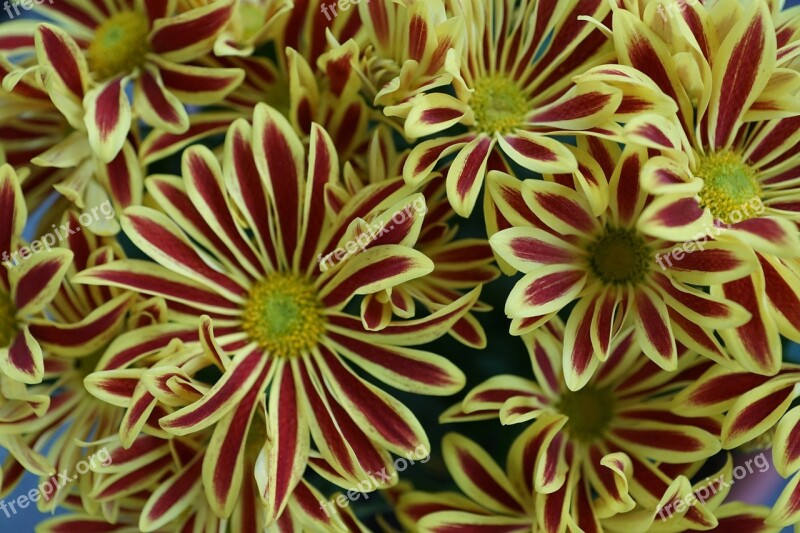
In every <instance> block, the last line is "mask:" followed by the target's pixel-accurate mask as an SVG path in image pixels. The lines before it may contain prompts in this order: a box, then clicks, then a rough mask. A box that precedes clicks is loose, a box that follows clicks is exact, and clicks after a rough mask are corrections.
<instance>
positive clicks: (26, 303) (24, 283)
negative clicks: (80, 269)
mask: <svg viewBox="0 0 800 533" xmlns="http://www.w3.org/2000/svg"><path fill="white" fill-rule="evenodd" d="M72 257H73V254H72V252H71V251H69V250H66V249H63V248H57V249H53V250H50V251H42V252H40V253H38V254H36V255H32V256H30V257H29V258H28V259H27V260H25V261H24V262H22V263H21V264H20V265H19V266H17V267H15V268H14V269H12V270H11V272H9V275H8V277H9V279H10V281H11V299H12V300H13V302H14V307H15V308H16V310H17V317H19V318H22V317H25V316H28V315H33V314H36V313H38V312H40V311H42V310H43V309H44V308H45V306H46V305H47V304H49V303H50V302H51V301H52V300H53V298H55V296H56V293H57V292H58V289H59V287H60V286H61V282H62V281H63V280H64V274H65V273H66V272H67V269H68V268H69V266H70V263H71V262H72Z"/></svg>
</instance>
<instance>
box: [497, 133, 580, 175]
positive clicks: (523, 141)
mask: <svg viewBox="0 0 800 533" xmlns="http://www.w3.org/2000/svg"><path fill="white" fill-rule="evenodd" d="M497 142H498V144H499V145H500V148H501V149H502V150H503V152H504V153H505V154H506V155H507V156H509V157H510V158H511V159H512V160H513V161H514V162H515V163H517V164H518V165H520V166H522V167H523V168H526V169H528V170H532V171H534V172H539V173H542V174H558V173H566V172H575V171H576V170H578V162H577V161H576V160H575V156H574V155H572V152H570V151H569V150H568V149H567V148H566V147H565V146H564V145H563V144H562V143H560V142H558V141H556V140H554V139H550V138H549V137H545V136H544V135H537V134H535V133H530V132H527V131H521V130H520V131H517V132H516V133H514V134H507V135H500V136H498V137H497Z"/></svg>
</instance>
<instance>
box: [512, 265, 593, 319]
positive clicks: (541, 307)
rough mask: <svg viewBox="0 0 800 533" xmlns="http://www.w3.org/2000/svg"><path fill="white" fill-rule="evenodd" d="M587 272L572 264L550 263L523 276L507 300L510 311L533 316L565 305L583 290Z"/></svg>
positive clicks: (513, 313) (559, 308)
mask: <svg viewBox="0 0 800 533" xmlns="http://www.w3.org/2000/svg"><path fill="white" fill-rule="evenodd" d="M586 279H587V273H586V272H585V271H583V270H578V269H576V268H574V267H573V266H572V265H547V266H544V267H541V268H538V269H536V270H535V271H533V272H531V273H530V274H527V275H526V276H525V277H524V278H522V279H521V280H519V281H518V282H517V284H516V285H514V288H513V289H512V290H511V293H510V294H509V295H508V299H507V300H506V315H508V316H510V317H514V318H521V317H533V316H539V315H544V314H547V313H551V312H556V311H560V310H562V309H564V307H566V306H567V304H569V303H570V302H572V301H573V300H575V298H576V297H577V296H578V294H580V292H581V291H582V290H583V287H584V286H585V285H586Z"/></svg>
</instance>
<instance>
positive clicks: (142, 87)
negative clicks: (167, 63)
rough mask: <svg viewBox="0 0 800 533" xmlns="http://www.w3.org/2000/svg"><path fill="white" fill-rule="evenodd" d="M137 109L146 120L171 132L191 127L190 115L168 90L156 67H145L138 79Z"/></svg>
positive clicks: (135, 101) (183, 130) (181, 131)
mask: <svg viewBox="0 0 800 533" xmlns="http://www.w3.org/2000/svg"><path fill="white" fill-rule="evenodd" d="M133 102H134V105H135V106H136V110H137V111H138V112H139V113H140V114H141V116H142V119H144V121H145V122H147V123H148V124H150V125H151V126H153V127H154V128H159V129H162V130H164V131H166V132H169V133H183V132H185V131H186V130H187V129H189V115H188V113H186V109H185V108H184V107H183V104H182V103H181V101H180V100H179V99H178V97H176V96H175V95H174V94H172V93H170V92H168V91H167V89H166V88H165V87H164V82H163V80H162V79H161V74H160V73H159V72H158V71H157V70H156V69H145V70H144V71H143V72H142V74H141V75H140V76H139V78H138V79H137V80H136V88H135V89H134V97H133Z"/></svg>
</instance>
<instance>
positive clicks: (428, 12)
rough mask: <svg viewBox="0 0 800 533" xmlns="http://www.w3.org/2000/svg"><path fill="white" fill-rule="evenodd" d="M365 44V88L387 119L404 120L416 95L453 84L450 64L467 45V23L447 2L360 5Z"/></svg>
mask: <svg viewBox="0 0 800 533" xmlns="http://www.w3.org/2000/svg"><path fill="white" fill-rule="evenodd" d="M359 10H360V14H361V20H362V21H364V31H365V33H366V39H365V43H364V44H363V45H362V50H361V53H360V57H359V63H360V67H361V71H362V73H363V77H364V82H365V86H364V89H365V91H366V93H367V95H368V96H369V97H370V99H371V100H372V101H373V102H374V104H375V105H376V106H381V107H383V111H384V113H385V114H386V115H388V116H392V117H402V118H405V117H406V115H408V112H409V110H410V109H411V107H412V105H413V102H412V100H413V98H414V96H416V95H417V94H420V93H425V92H427V91H431V90H433V89H435V88H437V87H441V86H443V85H447V84H449V83H450V82H451V81H452V80H453V76H452V74H451V73H448V72H447V71H446V69H445V63H446V62H447V61H448V57H449V58H450V59H449V61H450V62H451V63H452V62H455V61H457V58H458V57H460V56H461V50H462V49H463V47H464V31H463V28H464V21H463V19H462V18H461V17H452V16H450V15H449V14H448V13H446V11H445V4H444V2H443V1H442V0H434V1H428V2H392V1H391V0H372V1H370V2H363V3H361V4H360V5H359Z"/></svg>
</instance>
